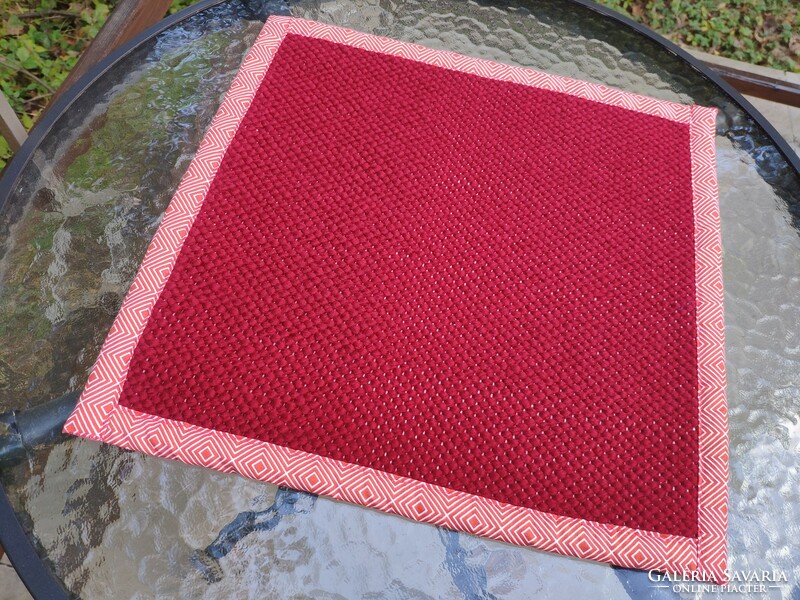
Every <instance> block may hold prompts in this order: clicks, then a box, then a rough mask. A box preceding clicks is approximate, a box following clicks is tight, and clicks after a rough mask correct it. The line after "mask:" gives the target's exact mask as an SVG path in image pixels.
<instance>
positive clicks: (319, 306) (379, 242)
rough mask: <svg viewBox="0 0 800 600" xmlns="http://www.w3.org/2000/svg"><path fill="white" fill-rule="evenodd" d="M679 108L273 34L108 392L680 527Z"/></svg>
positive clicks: (682, 284) (234, 428) (685, 256)
mask: <svg viewBox="0 0 800 600" xmlns="http://www.w3.org/2000/svg"><path fill="white" fill-rule="evenodd" d="M694 258H695V257H694V245H693V216H692V181H691V161H690V145H689V126H688V125H685V124H680V123H676V122H672V121H668V120H666V119H662V118H659V117H655V116H649V115H646V114H640V113H636V112H633V111H629V110H626V109H623V108H619V107H614V106H609V105H605V104H601V103H597V102H593V101H590V100H586V99H581V98H577V97H574V96H568V95H565V94H560V93H557V92H551V91H547V90H543V89H536V88H532V87H527V86H522V85H518V84H514V83H509V82H504V81H496V80H491V79H486V78H482V77H479V76H476V75H470V74H467V73H461V72H457V71H452V70H447V69H442V68H438V67H434V66H430V65H426V64H422V63H418V62H414V61H410V60H406V59H404V58H399V57H395V56H389V55H385V54H378V53H373V52H369V51H366V50H361V49H357V48H353V47H349V46H345V45H340V44H336V43H332V42H329V41H324V40H320V39H314V38H308V37H303V36H298V35H292V34H290V35H287V36H286V38H285V40H284V41H283V43H282V45H281V47H280V49H279V50H278V52H277V54H276V56H275V57H274V60H273V62H272V64H271V66H270V68H269V71H268V72H267V74H266V76H265V78H264V80H263V82H262V84H261V87H260V89H259V91H258V93H257V95H256V97H255V98H254V100H253V102H252V105H251V106H250V109H249V111H248V112H247V114H246V116H245V117H244V119H243V121H242V123H241V125H240V127H239V130H238V132H237V134H236V137H235V138H234V139H233V141H232V143H231V145H230V147H229V148H228V151H227V154H226V155H225V157H224V160H223V161H222V164H221V165H220V167H219V170H218V172H217V175H216V178H215V179H214V182H213V184H212V186H211V189H210V191H209V193H208V195H207V196H206V199H205V201H204V204H203V206H202V209H201V211H200V213H199V215H198V216H197V219H196V220H195V222H194V225H193V227H192V229H191V231H190V233H189V235H188V237H187V239H186V241H185V243H184V245H183V248H182V250H181V253H180V255H179V257H178V259H177V262H176V264H175V267H174V269H173V271H172V274H171V277H170V279H169V281H168V282H167V284H166V287H165V288H164V290H163V292H162V294H161V296H160V298H159V300H158V302H157V303H156V305H155V307H154V310H153V312H152V315H151V316H150V319H149V321H148V323H147V327H146V329H145V331H144V333H143V334H142V336H141V338H140V340H139V342H138V345H137V347H136V351H135V353H134V355H133V358H132V360H131V363H130V368H129V370H128V375H127V379H126V382H125V386H124V389H123V391H122V395H121V397H120V404H121V405H123V406H126V407H129V408H132V409H135V410H138V411H142V412H145V413H149V414H153V415H159V416H162V417H166V418H169V419H174V420H179V421H184V422H187V423H191V424H194V425H199V426H202V427H206V428H209V429H214V430H218V431H224V432H229V433H235V434H239V435H242V436H246V437H249V438H254V439H258V440H264V441H268V442H272V443H274V444H278V445H281V446H286V447H289V448H293V449H298V450H303V451H306V452H310V453H315V454H319V455H322V456H326V457H331V458H335V459H337V460H341V461H345V462H350V463H355V464H358V465H363V466H367V467H371V468H373V469H378V470H382V471H386V472H389V473H393V474H397V475H402V476H404V477H409V478H413V479H417V480H420V481H424V482H428V483H433V484H436V485H440V486H444V487H447V488H451V489H455V490H460V491H465V492H468V493H471V494H475V495H479V496H484V497H486V498H491V499H495V500H499V501H501V502H505V503H509V504H513V505H517V506H522V507H527V508H533V509H537V510H541V511H546V512H550V513H555V514H558V515H565V516H570V517H576V518H581V519H587V520H591V521H597V522H600V523H608V524H614V525H625V526H628V527H633V528H638V529H644V530H648V531H655V532H659V533H665V534H674V535H680V536H687V537H695V536H696V535H697V520H698V512H697V510H698V509H697V497H698V408H697V393H698V389H697V387H698V384H697V358H696V330H695V320H696V315H695V295H694V294H695V290H694Z"/></svg>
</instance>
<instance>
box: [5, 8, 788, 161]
mask: <svg viewBox="0 0 800 600" xmlns="http://www.w3.org/2000/svg"><path fill="white" fill-rule="evenodd" d="M195 1H196V0H176V1H175V2H173V4H172V7H171V8H170V13H174V12H176V11H178V10H180V9H182V8H185V7H187V6H189V5H190V4H193V3H194V2H195ZM115 2H116V0H106V1H102V0H74V1H72V2H70V1H65V0H0V15H2V18H0V89H1V90H2V92H3V93H4V94H5V95H6V97H7V98H8V100H9V102H10V103H11V105H12V106H13V107H14V109H15V110H16V111H17V114H18V115H19V116H20V119H21V120H22V124H23V125H24V126H25V127H26V128H28V129H30V128H31V127H32V126H33V123H34V121H35V120H36V117H37V115H38V114H39V113H40V112H41V111H42V109H43V108H44V107H45V106H46V105H47V102H48V101H49V99H50V97H51V96H52V94H53V91H54V90H55V89H57V88H58V86H59V85H61V83H62V82H63V81H64V79H65V78H66V76H67V73H69V70H70V69H71V68H72V67H73V66H74V65H75V62H76V61H77V60H78V57H79V56H80V54H81V52H82V51H83V49H84V48H85V47H86V45H87V44H88V43H89V42H90V41H91V40H92V39H93V38H94V36H95V35H97V32H98V31H99V30H100V27H102V26H103V23H104V22H105V20H106V18H107V17H108V14H109V12H110V11H111V10H112V9H113V7H114V4H115ZM599 2H600V3H601V4H604V5H606V6H608V7H611V8H613V9H616V10H618V11H620V12H623V13H625V14H627V15H628V16H630V17H632V18H634V19H635V20H637V21H640V22H642V23H644V24H645V25H648V26H649V27H652V28H653V29H655V30H656V31H658V32H660V33H662V34H664V35H666V36H667V37H669V38H671V39H672V40H673V41H675V42H678V43H681V44H685V45H689V46H694V47H697V48H700V49H702V50H704V51H706V52H710V53H712V54H720V55H722V56H728V57H730V58H734V59H737V60H742V61H746V62H750V63H754V64H758V65H766V66H770V67H775V68H779V69H785V70H790V71H800V2H798V0H727V1H720V0H599ZM10 155H11V152H10V150H9V148H8V145H7V144H6V142H5V140H3V139H2V138H0V169H2V168H3V167H4V166H5V163H6V160H7V159H8V157H9V156H10Z"/></svg>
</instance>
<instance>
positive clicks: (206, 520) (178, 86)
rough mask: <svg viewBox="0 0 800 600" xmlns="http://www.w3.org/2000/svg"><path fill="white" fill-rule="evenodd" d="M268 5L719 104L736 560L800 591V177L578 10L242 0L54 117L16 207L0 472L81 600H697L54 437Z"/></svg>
mask: <svg viewBox="0 0 800 600" xmlns="http://www.w3.org/2000/svg"><path fill="white" fill-rule="evenodd" d="M269 14H291V15H293V16H298V17H303V18H306V19H313V20H317V21H323V22H326V23H331V24H334V25H340V26H345V27H350V28H353V29H357V30H360V31H364V32H368V33H373V34H377V35H383V36H388V37H391V38H395V39H399V40H403V41H407V42H415V43H419V44H423V45H425V46H429V47H431V48H436V49H448V50H452V51H455V52H458V53H462V54H466V55H470V56H476V57H480V58H486V59H489V60H493V61H498V62H503V63H508V64H514V65H520V66H524V67H530V68H535V69H539V70H543V71H547V72H549V73H554V74H557V75H564V76H568V77H574V78H578V79H583V80H587V81H592V82H596V83H601V84H606V85H609V86H613V87H617V88H620V89H623V90H627V91H631V92H636V93H640V94H645V95H648V96H652V97H655V98H659V99H662V100H669V101H673V102H681V103H685V104H701V105H706V106H715V107H717V108H719V110H720V113H719V117H718V122H717V138H716V144H717V161H718V175H719V185H720V201H721V212H722V228H723V252H724V256H723V268H724V280H725V286H726V291H725V311H726V338H727V339H726V353H727V366H728V398H729V407H730V436H731V442H730V443H731V473H730V484H729V493H730V523H729V530H728V537H729V542H728V543H729V552H730V563H731V564H730V566H731V569H732V570H739V571H749V570H757V571H761V570H769V571H780V572H782V573H784V574H785V576H786V582H785V583H783V584H781V585H780V586H779V587H778V588H774V589H773V590H771V592H770V593H773V592H774V593H775V594H777V595H776V596H775V597H781V596H783V597H798V595H800V535H798V533H800V387H798V382H800V174H798V172H797V171H796V170H795V169H794V168H792V166H791V165H790V164H789V162H787V160H786V159H785V158H784V157H783V155H782V154H781V152H780V151H779V150H778V148H777V147H776V145H775V142H774V141H773V140H772V139H771V138H770V137H769V136H768V135H767V134H766V133H765V132H764V131H763V130H762V129H761V128H760V127H759V126H758V125H757V124H756V123H755V121H754V120H753V119H752V118H751V117H750V116H749V114H748V113H747V112H746V111H745V110H744V109H743V108H742V107H741V106H740V105H739V104H737V102H736V101H734V100H733V99H732V98H731V97H729V96H728V95H727V94H726V93H725V92H724V91H722V90H721V89H720V88H719V87H717V86H716V85H715V84H713V82H711V81H710V80H709V79H707V78H706V77H705V76H704V75H702V74H701V73H700V72H699V71H697V70H696V69H694V68H693V67H691V66H690V65H689V64H688V63H687V62H685V61H684V60H683V59H682V58H680V57H679V56H676V55H675V54H674V53H673V52H671V51H669V50H667V49H666V48H664V47H663V46H661V45H660V44H658V43H656V42H654V41H652V40H651V39H648V38H647V37H645V36H644V35H642V34H641V33H639V32H637V31H635V30H634V29H632V28H630V27H628V26H626V25H624V24H621V23H620V22H618V21H616V20H615V19H612V18H608V17H606V16H603V15H601V14H599V13H597V12H594V11H592V10H589V9H587V8H586V7H584V6H581V5H580V4H577V3H574V2H571V1H569V0H543V1H537V2H530V3H524V2H503V1H497V2H489V1H486V0H479V1H473V2H461V1H455V0H444V1H440V2H435V3H434V2H419V1H412V0H391V1H389V0H330V1H311V0H307V1H291V2H286V1H280V2H279V1H274V2H269V1H251V2H248V1H246V0H232V1H230V2H225V3H222V4H218V5H215V6H212V7H210V8H208V9H206V10H204V11H203V12H201V13H198V14H196V15H194V16H191V17H189V18H187V19H185V20H183V21H180V22H178V23H177V24H175V25H173V26H171V27H170V28H168V29H167V30H165V31H163V32H162V33H160V34H158V35H157V36H155V37H153V38H151V39H149V40H147V41H145V42H143V43H142V44H141V45H140V46H138V47H137V48H136V49H135V50H133V51H132V52H130V53H129V54H127V55H126V56H125V57H124V58H122V59H121V60H120V61H119V62H117V63H116V64H115V65H114V66H113V67H112V68H111V69H109V70H108V71H107V72H105V73H104V74H103V75H102V77H100V78H98V79H97V80H96V81H95V82H94V83H93V84H91V85H90V86H89V87H88V88H86V90H85V91H84V92H83V93H82V94H81V95H79V96H78V97H77V99H76V100H75V101H74V102H73V104H72V105H71V106H70V107H69V108H68V109H67V110H66V111H65V112H64V113H63V115H62V116H61V117H60V118H59V119H58V121H56V123H55V124H54V126H53V127H52V129H51V130H50V131H49V132H47V134H46V135H45V136H44V138H43V139H42V141H41V142H40V143H39V145H38V147H37V148H36V150H35V152H34V153H33V154H32V156H31V158H30V159H29V161H28V162H27V163H26V165H25V166H24V167H23V169H22V171H21V172H20V174H19V177H18V178H17V180H16V183H15V185H14V186H13V189H12V191H11V194H10V195H9V197H8V198H7V199H6V202H5V204H4V205H3V206H2V208H0V339H1V340H2V343H0V413H2V415H0V482H1V483H2V485H3V486H4V488H5V491H6V493H7V494H8V496H9V498H10V500H11V503H12V505H13V507H14V509H15V511H16V513H17V517H18V519H19V520H20V522H21V523H22V524H23V527H24V528H25V529H26V531H27V532H28V534H29V537H30V538H31V540H33V542H34V544H35V546H36V548H37V551H38V552H39V554H40V556H41V557H42V559H43V561H44V562H45V564H46V565H47V567H48V568H49V569H50V570H51V571H52V572H53V573H54V575H55V576H56V577H57V579H58V580H60V581H61V582H63V585H64V587H65V589H66V590H68V591H69V592H70V593H71V594H75V595H79V596H81V597H85V598H106V597H120V590H124V594H123V596H124V597H132V598H151V597H156V596H161V597H185V598H220V597H237V598H239V597H259V598H261V597H276V598H288V597H296V598H305V597H313V598H371V599H378V598H531V597H545V598H548V597H552V598H570V597H586V598H594V597H596V598H626V597H656V598H661V597H664V598H666V597H673V596H685V597H690V596H693V595H694V594H687V593H680V592H674V591H673V590H672V589H670V588H656V587H655V586H654V584H653V583H652V582H651V581H649V580H648V574H647V573H645V572H637V571H631V570H626V569H619V568H613V567H610V566H607V565H601V564H596V563H592V562H589V561H584V560H579V559H574V558H567V557H563V556H558V555H554V554H548V553H546V552H541V551H536V550H531V549H527V548H519V547H514V546H510V545H507V544H503V543H500V542H495V541H492V540H488V539H482V538H478V537H475V536H471V535H467V534H458V533H454V532H451V531H447V530H443V529H439V528H436V527H433V526H431V525H426V524H422V523H416V522H411V521H408V520H405V519H403V518H400V517H396V516H391V515H387V514H384V513H380V512H377V511H373V510H369V509H365V508H362V507H358V506H353V505H349V504H345V503H341V502H336V501H333V500H329V499H327V498H323V497H319V498H318V497H315V496H313V495H310V494H306V493H301V492H296V491H292V490H287V489H281V488H278V487H276V486H272V485H267V484H263V483H260V482H257V481H251V480H248V479H245V478H243V477H240V476H237V475H226V474H222V473H218V472H215V471H211V470H205V469H201V468H195V467H189V466H186V465H184V464H182V463H178V462H174V461H167V460H162V459H158V458H154V457H152V456H145V455H142V454H139V453H134V452H128V451H125V450H122V449H120V448H117V447H113V446H109V445H103V444H98V443H95V442H91V441H87V440H83V439H79V438H75V437H70V436H64V435H61V434H59V433H58V430H59V426H60V424H61V423H63V420H64V419H65V418H66V415H67V414H68V412H69V410H70V408H71V406H72V405H74V403H75V400H76V398H77V394H78V393H79V392H80V390H81V389H82V387H83V385H84V383H85V381H86V378H87V376H88V372H89V370H90V368H91V366H92V364H93V363H94V360H95V358H96V357H97V355H98V353H99V351H100V346H101V344H102V342H103V340H104V338H105V336H106V333H107V332H108V329H109V328H110V326H111V323H112V321H113V319H114V317H115V315H116V312H117V310H118V308H119V306H120V304H121V301H122V298H123V297H124V295H125V293H126V291H127V289H128V286H129V285H130V283H131V281H132V279H133V276H134V275H135V273H136V270H137V268H138V266H139V263H140V261H141V259H142V257H143V256H144V252H145V250H146V248H147V245H148V243H149V241H150V239H151V237H152V235H153V234H154V233H155V230H156V228H157V227H158V225H159V222H160V218H161V215H162V213H163V211H164V210H165V208H166V206H167V204H168V203H169V200H170V198H171V197H172V194H173V193H174V191H175V189H176V188H177V186H178V183H179V181H180V178H181V177H182V175H183V173H184V171H185V169H186V168H187V166H188V164H189V161H190V160H191V159H192V157H193V155H194V152H195V151H196V149H197V146H198V145H199V143H200V141H201V139H202V138H203V135H204V133H205V131H206V129H207V127H208V126H209V124H210V122H211V119H212V117H213V116H214V113H215V111H216V109H217V107H218V106H219V103H220V101H221V99H222V96H223V94H224V93H225V91H226V90H227V87H228V86H229V84H230V82H231V81H232V79H233V76H234V75H235V73H236V70H237V69H238V66H239V64H240V62H241V60H242V59H243V58H244V56H245V54H246V53H247V50H248V48H249V47H250V45H251V44H252V43H253V41H254V39H255V37H256V35H257V34H258V32H259V30H260V28H261V26H262V24H263V22H264V20H265V19H266V17H267V16H268V15H269ZM0 201H2V199H0ZM711 595H713V594H712V593H711V592H710V591H707V592H703V591H701V592H699V596H700V597H706V596H711ZM753 595H754V596H758V597H764V596H763V594H758V593H754V594H753ZM745 596H747V594H745Z"/></svg>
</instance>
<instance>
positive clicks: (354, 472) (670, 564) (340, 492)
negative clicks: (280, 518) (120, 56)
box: [64, 16, 728, 583]
mask: <svg viewBox="0 0 800 600" xmlns="http://www.w3.org/2000/svg"><path fill="white" fill-rule="evenodd" d="M287 33H293V34H299V35H306V36H310V37H314V38H320V39H326V40H330V41H334V42H337V43H340V44H347V45H350V46H354V47H358V48H362V49H366V50H370V51H373V52H381V53H385V54H391V55H394V56H402V57H404V58H407V59H410V60H416V61H420V62H424V63H427V64H431V65H436V66H440V67H443V68H446V69H452V70H457V71H462V72H467V73H473V74H476V75H480V76H482V77H488V78H492V79H498V80H503V81H512V82H516V83H519V84H522V85H529V86H533V87H538V88H544V89H548V90H554V91H558V92H561V93H564V94H569V95H573V96H578V97H581V98H586V99H589V100H593V101H596V102H602V103H604V104H609V105H613V106H619V107H622V108H626V109H629V110H633V111H636V112H640V113H644V114H648V115H654V116H658V117H661V118H665V119H669V120H671V121H675V122H678V123H683V124H687V125H689V128H690V140H691V156H692V186H693V192H694V213H695V224H694V231H695V254H696V264H695V274H696V290H697V331H698V347H697V356H698V366H699V399H698V407H699V424H700V431H699V449H700V464H699V472H700V481H699V484H700V485H699V496H698V507H699V517H698V531H699V536H698V538H697V539H694V538H685V537H681V536H674V535H664V534H659V533H654V532H650V531H642V530H638V529H632V528H629V527H622V526H616V525H607V524H603V523H597V522H592V521H586V520H583V519H575V518H571V517H564V516H559V515H555V514H550V513H544V512H540V511H535V510H531V509H527V508H522V507H519V506H512V505H509V504H504V503H501V502H497V501H494V500H490V499H487V498H483V497H481V496H474V495H471V494H467V493H464V492H459V491H455V490H450V489H447V488H443V487H439V486H435V485H431V484H428V483H424V482H421V481H416V480H413V479H409V478H404V477H399V476H396V475H392V474H389V473H385V472H382V471H377V470H374V469H370V468H367V467H362V466H359V465H354V464H349V463H344V462H341V461H336V460H332V459H330V458H326V457H323V456H318V455H315V454H309V453H306V452H300V451H297V450H291V449H289V448H285V447H281V446H276V445H274V444H270V443H267V442H262V441H258V440H253V439H248V438H244V437H241V436H236V435H232V434H228V433H221V432H218V431H213V430H208V429H204V428H201V427H197V426H194V425H189V424H187V423H183V422H180V421H171V420H169V419H164V418H161V417H156V416H153V415H148V414H144V413H140V412H137V411H133V410H130V409H127V408H125V407H123V406H120V405H119V403H118V402H119V397H120V393H121V391H122V387H123V385H124V382H125V377H126V374H127V369H128V365H129V363H130V359H131V356H132V355H133V352H134V349H135V347H136V343H137V341H138V339H139V336H140V335H141V333H142V331H143V330H144V327H145V325H146V323H147V320H148V318H149V316H150V312H151V310H152V309H153V306H154V305H155V303H156V301H157V299H158V296H159V294H160V293H161V290H162V289H163V287H164V284H165V283H166V281H167V279H168V278H169V275H170V273H171V271H172V268H173V266H174V264H175V261H176V259H177V256H178V254H179V253H180V249H181V246H182V244H183V241H184V240H185V239H186V236H187V234H188V232H189V229H190V228H191V226H192V223H193V221H194V218H195V216H196V215H197V213H198V212H199V210H200V207H201V206H202V203H203V200H204V198H205V195H206V193H207V191H208V188H209V186H210V184H211V181H212V180H213V179H214V176H215V174H216V171H217V169H218V168H219V165H220V163H221V161H222V158H223V156H224V154H225V151H226V150H227V148H228V145H229V144H230V142H231V140H232V139H233V137H234V135H235V133H236V130H237V128H238V125H239V123H240V122H241V120H242V118H243V117H244V115H245V113H246V112H247V109H248V108H249V106H250V102H251V101H252V99H253V97H254V95H255V93H256V90H257V89H258V86H259V85H260V83H261V81H262V79H263V77H264V74H265V73H266V72H267V70H268V69H269V65H270V62H271V60H272V58H273V56H274V55H275V53H276V52H277V49H278V48H279V47H280V44H281V42H282V41H283V38H284V37H285V36H286V34H287ZM715 116H716V110H715V109H713V108H704V107H699V106H684V105H680V104H674V103H671V102H665V101H661V100H655V99H652V98H647V97H644V96H639V95H636V94H631V93H628V92H623V91H620V90H615V89H613V88H609V87H606V86H601V85H596V84H592V83H587V82H583V81H577V80H573V79H568V78H565V77H558V76H555V75H549V74H545V73H540V72H537V71H533V70H531V69H524V68H520V67H514V66H509V65H502V64H498V63H493V62H490V61H486V60H482V59H477V58H469V57H466V56H461V55H459V54H455V53H453V52H446V51H440V50H431V49H429V48H425V47H423V46H419V45H415V44H408V43H405V42H398V41H395V40H390V39H387V38H381V37H377V36H373V35H369V34H364V33H359V32H356V31H351V30H348V29H343V28H340V27H334V26H330V25H324V24H321V23H315V22H311V21H304V20H302V19H295V18H291V17H276V16H273V17H270V18H269V19H268V20H267V23H266V24H265V26H264V28H263V30H262V31H261V34H260V35H259V37H258V39H257V40H256V42H255V44H254V46H253V48H252V49H251V51H250V53H249V54H248V56H247V58H246V59H245V61H244V63H243V64H242V67H241V69H240V70H239V73H238V74H237V76H236V78H235V80H234V82H233V84H232V85H231V88H230V90H229V91H228V93H227V94H226V96H225V99H224V101H223V103H222V105H221V106H220V108H219V111H218V112H217V115H216V116H215V118H214V120H213V122H212V124H211V127H210V129H209V131H208V133H207V134H206V137H205V138H204V140H203V142H202V143H201V145H200V148H199V149H198V151H197V154H196V155H195V158H194V160H193V161H192V163H191V165H190V166H189V169H188V171H187V173H186V175H185V176H184V178H183V180H182V181H181V184H180V186H179V188H178V191H177V192H176V194H175V196H174V198H173V200H172V202H171V203H170V205H169V207H168V209H167V211H166V213H165V215H164V218H163V221H162V224H161V226H160V228H159V230H158V232H157V233H156V235H155V237H154V238H153V241H152V242H151V244H150V246H149V248H148V250H147V253H146V256H145V258H144V261H143V263H142V266H141V268H140V270H139V272H138V274H137V276H136V278H135V280H134V283H133V285H132V287H131V289H130V291H129V292H128V295H127V296H126V298H125V301H124V303H123V305H122V308H121V310H120V313H119V315H118V316H117V318H116V320H115V322H114V324H113V326H112V328H111V331H110V332H109V335H108V337H107V339H106V341H105V344H104V345H103V349H102V351H101V353H100V356H99V358H98V360H97V363H96V364H95V366H94V368H93V370H92V373H91V375H90V377H89V381H88V383H87V385H86V388H85V390H84V392H83V394H82V396H81V399H80V402H79V404H78V406H77V408H76V409H75V412H74V413H73V414H72V415H71V416H70V418H69V420H68V421H67V423H66V425H65V426H64V431H65V432H67V433H72V434H75V435H80V436H83V437H86V438H89V439H93V440H97V441H103V442H108V443H113V444H117V445H119V446H122V447H125V448H130V449H134V450H139V451H142V452H146V453H148V454H153V455H155V456H161V457H165V458H173V459H178V460H181V461H183V462H185V463H188V464H193V465H201V466H205V467H210V468H214V469H218V470H220V471H226V472H233V471H235V472H238V473H240V474H242V475H244V476H246V477H250V478H253V479H258V480H263V481H270V482H273V483H276V484H280V485H287V486H291V487H294V488H298V489H302V490H306V491H309V492H313V493H317V494H325V495H328V496H331V497H333V498H336V499H338V500H344V501H347V502H352V503H355V504H361V505H363V506H368V507H371V508H378V509H380V510H383V511H386V512H389V513H394V514H398V515H402V516H404V517H407V518H410V519H414V520H417V521H426V522H429V523H434V524H436V525H440V526H443V527H448V528H451V529H457V530H461V531H466V532H470V533H475V534H477V535H483V536H487V537H491V538H494V539H498V540H502V541H505V542H509V543H512V544H518V545H521V546H532V547H535V548H540V549H542V550H548V551H551V552H557V553H560V554H565V555H572V556H578V557H582V558H587V559H592V560H598V561H604V562H609V563H613V564H616V565H620V566H623V567H631V568H638V569H657V570H660V571H666V572H673V573H686V572H699V573H700V575H701V576H702V577H703V578H706V579H711V580H714V581H716V582H720V583H721V582H724V581H725V579H726V577H727V575H726V569H727V545H726V538H725V529H726V525H727V476H728V471H727V469H728V443H727V441H728V439H727V413H726V410H727V409H726V403H725V359H724V350H723V334H724V327H723V307H722V268H721V241H720V218H719V205H718V191H717V180H716V171H715V157H714V120H715Z"/></svg>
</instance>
